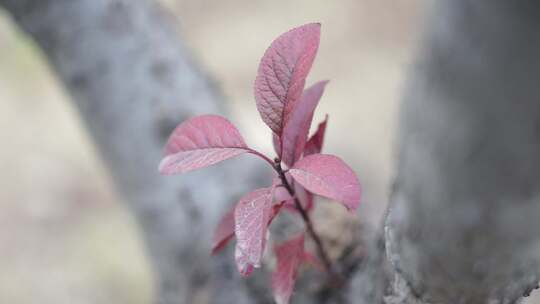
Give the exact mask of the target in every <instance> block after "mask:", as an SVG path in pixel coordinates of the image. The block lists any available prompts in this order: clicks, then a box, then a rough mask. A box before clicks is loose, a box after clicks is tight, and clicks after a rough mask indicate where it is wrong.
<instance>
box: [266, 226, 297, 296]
mask: <svg viewBox="0 0 540 304" xmlns="http://www.w3.org/2000/svg"><path fill="white" fill-rule="evenodd" d="M274 250H275V252H276V257H277V267H276V269H275V271H274V272H273V273H272V290H273V292H274V299H275V300H276V303H277V304H287V303H289V300H290V298H291V295H292V293H293V289H294V283H295V281H296V277H297V275H298V268H299V267H300V265H301V264H302V262H303V260H304V234H300V235H298V236H296V237H293V238H292V239H290V240H288V241H286V242H285V243H283V244H281V245H278V246H276V247H275V249H274Z"/></svg>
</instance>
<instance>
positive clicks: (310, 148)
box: [304, 115, 328, 156]
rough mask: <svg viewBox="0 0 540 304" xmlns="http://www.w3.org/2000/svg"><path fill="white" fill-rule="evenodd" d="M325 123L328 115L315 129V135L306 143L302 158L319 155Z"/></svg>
mask: <svg viewBox="0 0 540 304" xmlns="http://www.w3.org/2000/svg"><path fill="white" fill-rule="evenodd" d="M327 123H328V115H326V117H325V118H324V121H323V122H321V123H320V124H319V126H318V127H317V131H315V134H313V135H312V136H311V137H310V138H309V140H308V141H307V143H306V146H305V147H304V156H308V155H311V154H316V153H321V151H322V147H323V142H324V133H325V131H326V124H327Z"/></svg>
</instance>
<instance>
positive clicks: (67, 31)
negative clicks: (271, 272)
mask: <svg viewBox="0 0 540 304" xmlns="http://www.w3.org/2000/svg"><path fill="white" fill-rule="evenodd" d="M0 5H2V6H3V7H4V8H6V9H7V10H8V11H9V12H10V13H11V14H12V16H13V18H14V20H15V21H16V22H17V24H18V25H19V26H20V27H21V28H22V29H23V30H24V31H25V32H26V33H28V34H29V35H30V36H31V37H32V38H33V39H34V40H35V41H36V42H37V44H38V45H39V46H40V47H41V49H42V50H43V52H44V54H45V55H46V57H47V59H48V60H49V62H50V64H51V66H52V68H53V69H54V70H55V71H56V72H57V75H58V76H59V77H60V79H61V80H62V82H63V83H64V84H65V86H66V88H67V91H68V92H69V93H70V94H71V95H72V97H73V101H74V102H75V104H76V105H77V107H78V109H79V111H80V113H81V116H82V118H83V119H84V121H85V123H86V126H87V127H88V129H89V131H90V134H91V135H92V137H93V138H94V140H95V142H96V144H97V147H98V149H99V150H100V152H101V156H102V157H103V159H104V160H105V161H106V162H107V164H108V166H109V168H110V172H111V174H112V175H113V177H114V180H115V181H116V182H117V184H118V186H119V189H120V190H121V192H122V193H123V194H124V197H125V198H126V202H127V203H128V205H129V207H130V208H131V210H132V211H133V212H134V214H135V216H136V218H137V220H138V222H139V223H140V224H141V227H142V231H143V235H144V238H145V241H146V244H147V248H148V253H149V256H150V257H151V263H152V266H153V269H154V270H155V278H156V280H157V284H156V289H157V295H156V296H157V298H158V299H159V300H158V302H159V303H163V304H173V303H194V302H196V301H198V300H197V299H205V298H206V299H213V300H212V301H213V302H216V303H250V302H251V301H250V300H248V298H247V296H246V295H247V294H246V290H245V287H244V284H243V282H242V281H240V279H239V278H238V275H237V271H236V269H235V268H234V264H233V263H232V260H233V259H232V258H230V257H229V258H226V257H217V258H216V259H211V258H210V256H209V252H210V248H209V247H210V243H211V239H212V231H213V229H214V226H215V224H216V222H217V221H218V217H219V216H220V215H221V214H223V213H224V212H225V211H226V210H225V209H226V208H228V206H229V203H231V202H232V201H234V200H235V198H236V197H237V196H238V195H239V194H242V193H241V192H242V190H245V189H246V188H248V187H250V184H253V183H254V182H253V181H250V179H249V178H250V177H253V176H252V175H249V174H250V172H251V173H252V172H253V170H251V169H253V168H252V166H251V167H250V166H247V167H246V165H245V163H244V164H243V165H242V166H239V167H236V166H234V164H229V165H225V166H222V167H220V168H217V169H215V168H213V169H209V170H206V171H202V172H198V173H194V174H190V176H189V177H185V178H182V177H178V178H176V177H167V178H165V177H162V176H160V175H159V174H158V172H157V165H158V163H159V161H160V158H161V157H162V151H163V146H164V143H165V141H166V139H167V137H168V135H169V134H170V132H171V131H172V129H173V128H174V127H175V126H176V124H177V123H179V122H181V121H183V120H184V119H186V118H188V117H190V116H193V115H197V114H202V113H222V112H223V99H222V97H221V96H220V95H219V94H218V93H217V91H216V90H215V88H214V86H213V85H212V83H210V82H209V81H208V78H207V77H206V76H205V75H204V74H203V73H202V72H201V71H200V70H199V69H198V68H197V67H196V66H195V65H194V64H193V62H192V61H191V58H190V56H189V54H188V52H187V51H186V49H185V46H184V45H183V44H182V43H181V42H180V39H179V37H178V35H177V32H176V31H175V28H174V23H173V22H172V20H171V18H170V16H167V15H166V14H165V13H164V12H163V11H162V10H160V8H159V7H157V5H156V4H154V3H152V2H151V1H145V0H2V1H0ZM242 161H246V159H242ZM250 168H251V169H250ZM251 180H252V179H251ZM255 182H256V179H255ZM111 233H114V231H111ZM209 290H212V291H214V293H215V294H212V295H208V291H209Z"/></svg>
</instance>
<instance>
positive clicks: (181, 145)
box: [159, 115, 252, 175]
mask: <svg viewBox="0 0 540 304" xmlns="http://www.w3.org/2000/svg"><path fill="white" fill-rule="evenodd" d="M251 151H252V150H250V149H249V148H248V147H247V146H246V143H245V142H244V139H243V138H242V135H240V132H238V130H237V129H236V127H235V126H234V125H233V124H232V123H230V122H229V121H228V120H227V119H225V118H223V117H221V116H217V115H201V116H197V117H194V118H191V119H189V120H187V121H185V122H183V123H181V124H180V125H179V126H178V127H176V129H175V130H174V131H173V133H172V134H171V136H170V138H169V140H168V141H167V145H166V146H165V158H163V160H162V161H161V163H160V164H159V171H160V172H161V173H162V174H167V175H170V174H177V173H184V172H188V171H191V170H195V169H199V168H203V167H207V166H210V165H213V164H216V163H218V162H221V161H223V160H226V159H228V158H231V157H234V156H237V155H240V154H243V153H247V152H251Z"/></svg>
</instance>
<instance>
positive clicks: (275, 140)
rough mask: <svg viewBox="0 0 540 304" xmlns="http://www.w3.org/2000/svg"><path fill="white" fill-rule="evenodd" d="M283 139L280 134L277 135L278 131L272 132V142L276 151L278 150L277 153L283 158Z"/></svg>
mask: <svg viewBox="0 0 540 304" xmlns="http://www.w3.org/2000/svg"><path fill="white" fill-rule="evenodd" d="M280 141H281V139H280V138H279V136H277V135H276V133H273V132H272V144H273V145H274V151H276V155H277V156H278V157H279V158H281V142H280Z"/></svg>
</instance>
